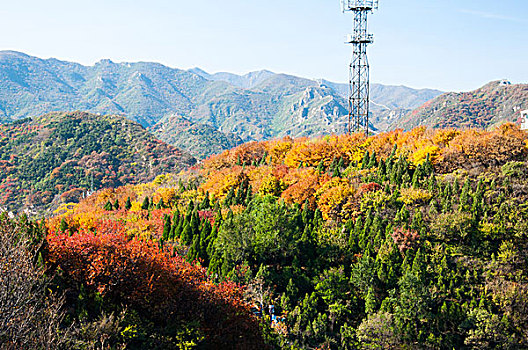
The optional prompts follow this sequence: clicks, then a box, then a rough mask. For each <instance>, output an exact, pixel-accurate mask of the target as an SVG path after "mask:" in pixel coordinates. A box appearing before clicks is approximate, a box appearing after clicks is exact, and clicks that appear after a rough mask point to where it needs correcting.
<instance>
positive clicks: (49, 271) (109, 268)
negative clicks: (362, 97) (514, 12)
mask: <svg viewBox="0 0 528 350" xmlns="http://www.w3.org/2000/svg"><path fill="white" fill-rule="evenodd" d="M72 123H74V124H75V123H78V125H79V126H78V127H81V126H82V125H85V124H83V123H82V116H81V117H80V118H78V119H75V118H74V121H72ZM28 125H30V124H28ZM109 125H113V124H112V123H110V124H109ZM25 127H26V128H33V127H32V126H25ZM32 130H33V129H31V130H29V131H28V132H30V133H31V132H33V131H32ZM50 130H52V131H53V130H55V131H54V132H57V131H56V130H60V128H52V127H50ZM107 130H109V131H111V130H113V129H112V128H111V127H110V126H109V127H108V128H107ZM35 135H38V130H36V131H35ZM64 140H65V143H64V144H65V145H71V143H72V142H73V141H72V140H71V138H70V137H65V138H64ZM68 140H69V141H68ZM7 141H8V140H5V139H4V142H7ZM92 142H94V144H96V143H97V142H99V141H97V139H96V138H94V139H93V141H92ZM105 142H108V141H105ZM112 142H113V141H112ZM120 142H122V141H120ZM146 142H151V141H149V140H146ZM21 144H22V141H19V144H18V145H15V146H16V147H19V149H21V148H20V147H22V146H21ZM10 145H13V143H12V142H11V143H10ZM15 146H12V147H15ZM71 147H74V146H71ZM156 147H161V146H160V145H158V146H156ZM113 150H114V151H113V152H114V153H110V155H109V156H108V157H115V159H116V160H114V161H113V162H114V164H117V163H115V162H117V160H122V159H123V158H122V157H121V156H120V153H119V152H117V151H116V150H117V148H113ZM78 152H81V151H78ZM164 152H166V154H169V155H170V154H171V153H170V152H172V150H170V149H168V150H165V151H164ZM167 152H168V153H167ZM30 154H31V153H30ZM40 154H41V155H45V154H46V153H44V152H41V153H40ZM90 154H92V156H91V157H92V158H94V157H95V153H90ZM90 154H88V153H87V156H90ZM114 155H115V156H114ZM82 157H83V154H82V153H79V154H78V159H86V158H82ZM178 157H181V155H178ZM112 159H114V158H112ZM170 159H174V158H170ZM15 161H16V159H7V160H3V161H2V163H0V164H1V165H2V166H4V167H6V168H7V167H9V166H10V167H11V168H9V169H11V174H22V173H21V172H19V171H20V170H15V168H13V163H14V162H15ZM58 164H60V163H58ZM123 164H124V163H123ZM160 164H161V165H159V168H160V169H161V170H160V172H159V173H160V175H158V176H156V177H155V178H152V179H148V178H147V177H148V175H149V174H151V173H145V179H146V181H137V182H134V183H130V184H127V181H125V178H124V177H123V178H122V179H121V180H122V181H121V180H119V181H117V180H114V182H115V183H113V184H112V186H101V187H100V189H99V190H97V191H95V192H94V193H93V194H89V195H87V196H84V197H85V198H82V196H81V197H63V198H62V199H60V200H59V201H55V202H54V203H53V204H50V203H51V201H50V202H49V203H48V207H49V208H52V209H53V213H52V214H49V215H46V216H44V217H38V216H31V215H26V214H21V215H18V216H14V215H9V214H8V213H7V212H3V213H2V214H0V235H1V238H0V269H1V271H2V275H1V277H0V293H2V294H1V295H0V298H2V300H3V302H2V303H0V307H1V308H2V309H1V310H0V313H1V314H2V315H3V317H2V318H1V319H0V344H2V347H4V348H7V349H20V348H22V349H24V348H27V349H33V348H42V349H47V348H54V349H55V348H56V349H61V348H64V349H100V348H104V349H107V348H110V349H231V348H233V349H259V348H262V349H279V348H280V349H488V348H497V349H522V348H528V331H527V329H528V316H527V315H528V312H527V310H528V269H527V266H528V264H527V263H528V255H527V253H526V252H527V251H528V250H527V249H528V204H527V199H528V180H527V178H528V166H527V165H528V133H526V132H525V131H521V130H520V129H519V127H518V126H516V125H514V124H503V125H502V126H500V127H497V128H495V129H493V130H491V131H483V130H477V129H428V128H425V127H418V128H415V129H413V130H411V131H408V132H403V131H402V130H396V131H392V132H387V133H380V134H377V135H375V136H370V137H365V136H364V135H362V134H351V135H339V136H337V135H330V136H324V137H315V138H295V139H293V138H289V137H286V138H282V139H275V140H271V141H262V142H249V143H245V144H242V145H240V146H238V147H235V148H233V149H230V150H227V151H224V152H223V153H221V154H218V155H213V156H210V157H209V158H207V159H206V160H204V161H203V162H200V163H197V164H194V163H193V162H191V161H188V164H187V166H186V167H182V166H174V167H173V168H172V169H171V168H170V167H169V168H167V167H165V166H164V165H163V164H164V163H163V161H161V163H160ZM74 166H77V165H76V164H74ZM41 168H42V166H41ZM119 169H120V170H119V171H118V172H119V173H124V174H128V175H127V176H131V175H130V170H129V169H128V168H127V166H126V164H125V165H123V166H122V167H121V168H119ZM17 172H18V173H17ZM59 173H60V172H59ZM139 173H140V174H143V173H144V172H141V171H139ZM23 174H29V173H27V172H25V173H23ZM107 175H108V174H107ZM110 175H111V174H110ZM24 176H27V179H26V180H24V181H26V182H28V181H33V182H32V183H34V184H35V186H43V185H44V183H42V182H40V183H39V182H35V181H34V180H33V179H31V177H30V176H29V175H24ZM86 178H87V177H82V181H85V182H86V185H87V184H89V180H86ZM106 178H108V176H106ZM114 178H115V179H118V177H115V176H114ZM11 179H13V180H12V181H11V182H14V181H15V177H14V175H12V176H11ZM19 179H21V178H20V177H19V178H17V181H19ZM47 179H48V180H46V181H54V182H53V188H52V190H51V191H55V192H54V193H59V192H60V191H59V189H57V188H56V185H57V183H59V182H60V181H59V182H57V181H58V180H57V178H56V177H48V178H47ZM88 179H89V177H88ZM27 198H30V197H27ZM32 198H33V197H32Z"/></svg>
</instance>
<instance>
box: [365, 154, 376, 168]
mask: <svg viewBox="0 0 528 350" xmlns="http://www.w3.org/2000/svg"><path fill="white" fill-rule="evenodd" d="M377 166H378V160H377V158H376V151H373V152H372V155H371V156H370V159H369V160H368V165H367V168H369V169H372V168H375V167H377Z"/></svg>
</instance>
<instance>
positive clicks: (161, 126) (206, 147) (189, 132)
mask: <svg viewBox="0 0 528 350" xmlns="http://www.w3.org/2000/svg"><path fill="white" fill-rule="evenodd" d="M149 131H150V132H152V134H153V135H154V136H156V137H157V138H158V139H160V140H163V141H165V142H167V143H168V144H170V145H173V146H175V147H177V148H179V149H183V150H186V151H187V152H188V153H189V154H191V155H192V156H193V157H196V158H198V159H204V158H207V157H208V156H210V155H212V154H219V153H222V152H223V151H225V150H227V149H231V148H233V147H236V146H238V145H240V144H242V143H243V141H242V139H241V138H240V137H239V136H237V135H236V134H233V133H224V132H221V131H219V130H217V129H215V128H214V127H212V126H211V125H209V124H201V123H193V122H191V121H190V120H189V119H187V118H184V117H181V116H177V115H170V116H166V117H163V119H161V120H160V121H159V122H158V123H157V124H156V125H154V126H153V127H151V128H149Z"/></svg>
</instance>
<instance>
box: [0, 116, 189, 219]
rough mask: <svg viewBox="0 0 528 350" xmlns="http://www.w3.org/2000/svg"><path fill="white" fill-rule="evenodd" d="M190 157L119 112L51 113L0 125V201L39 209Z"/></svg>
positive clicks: (175, 166)
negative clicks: (98, 113) (55, 201)
mask: <svg viewBox="0 0 528 350" xmlns="http://www.w3.org/2000/svg"><path fill="white" fill-rule="evenodd" d="M194 163H195V159H194V158H192V157H190V156H188V155H186V154H183V153H182V152H181V151H179V150H178V149H176V148H175V147H173V146H170V145H167V144H165V143H163V142H161V141H159V140H157V139H156V138H154V137H153V136H152V135H150V134H149V133H147V132H146V130H145V129H144V128H143V127H142V126H141V125H139V124H137V123H134V122H131V121H129V120H128V119H126V118H124V117H119V116H98V115H94V114H88V113H83V112H74V113H51V114H47V115H43V116H41V117H38V118H34V119H25V120H21V121H18V122H16V123H12V124H7V125H0V170H1V172H0V206H1V207H7V208H8V209H10V210H19V209H22V208H37V209H43V208H47V207H49V205H50V204H51V203H52V201H54V200H58V199H59V198H58V197H56V196H58V195H59V194H62V198H63V199H65V200H68V201H71V200H77V199H78V198H79V197H80V196H81V195H82V194H83V192H88V191H89V190H90V189H94V190H95V189H99V188H106V187H116V186H120V185H123V184H127V183H140V182H144V181H150V180H152V179H154V178H155V177H156V176H158V175H160V174H163V173H167V172H174V171H178V170H181V169H183V168H185V167H188V166H190V165H193V164H194Z"/></svg>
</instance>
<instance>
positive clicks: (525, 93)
mask: <svg viewBox="0 0 528 350" xmlns="http://www.w3.org/2000/svg"><path fill="white" fill-rule="evenodd" d="M524 109H528V84H516V85H511V84H509V83H507V82H504V81H495V82H491V83H489V84H487V85H485V86H483V87H482V88H480V89H477V90H475V91H470V92H462V93H447V94H444V95H441V96H439V97H437V98H436V99H434V100H431V101H429V102H427V103H425V104H424V105H422V106H421V107H420V108H418V109H416V110H414V111H413V112H412V113H409V114H408V115H407V116H406V117H405V118H402V119H401V120H400V121H399V122H398V123H397V124H396V125H397V126H398V127H401V128H404V129H412V128H414V127H416V126H419V125H427V126H430V127H433V128H445V127H456V128H463V127H465V128H467V127H477V128H484V129H487V128H490V127H492V126H495V125H498V124H502V123H504V122H514V123H516V122H518V119H519V117H520V111H522V110H524Z"/></svg>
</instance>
